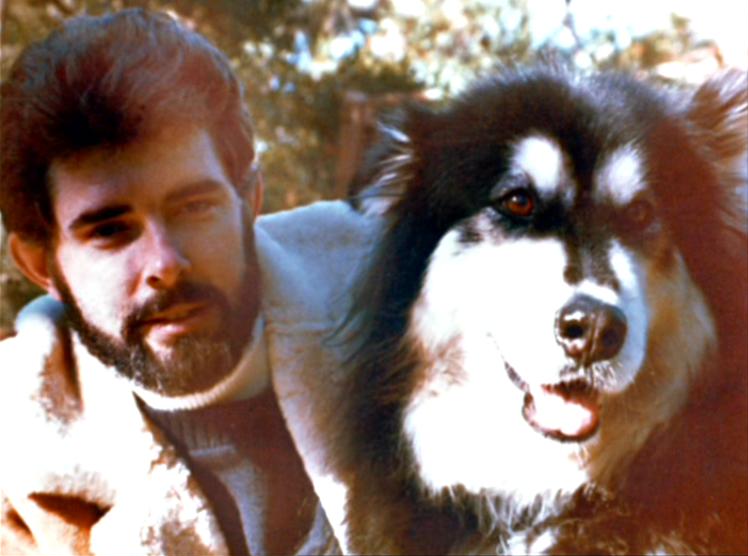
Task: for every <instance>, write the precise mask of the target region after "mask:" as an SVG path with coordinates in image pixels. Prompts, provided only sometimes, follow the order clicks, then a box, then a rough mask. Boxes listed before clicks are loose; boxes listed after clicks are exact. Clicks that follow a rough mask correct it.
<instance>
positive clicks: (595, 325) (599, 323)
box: [556, 295, 627, 365]
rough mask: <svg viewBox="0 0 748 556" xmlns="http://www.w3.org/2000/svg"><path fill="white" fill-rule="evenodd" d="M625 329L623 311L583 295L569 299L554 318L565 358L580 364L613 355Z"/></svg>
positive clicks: (557, 336) (619, 345) (618, 348)
mask: <svg viewBox="0 0 748 556" xmlns="http://www.w3.org/2000/svg"><path fill="white" fill-rule="evenodd" d="M626 330H627V325H626V316H625V315H624V314H623V311H621V310H620V309H618V308H617V307H613V306H612V305H608V304H607V303H603V302H602V301H597V300H595V299H593V298H591V297H588V296H586V295H582V296H578V297H575V298H574V299H572V300H571V302H569V303H568V304H567V305H566V306H565V307H564V308H563V309H561V311H560V312H559V314H558V318H557V319H556V340H557V341H558V343H559V344H561V346H562V347H563V348H564V351H565V352H566V354H567V355H568V356H569V357H572V358H574V359H576V360H577V361H579V362H580V363H582V364H584V365H587V364H589V363H594V362H595V361H603V360H605V359H611V358H612V357H615V355H616V354H617V353H618V352H619V351H621V348H622V347H623V342H624V340H625V339H626Z"/></svg>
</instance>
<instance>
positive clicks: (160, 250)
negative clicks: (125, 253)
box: [144, 225, 190, 290]
mask: <svg viewBox="0 0 748 556" xmlns="http://www.w3.org/2000/svg"><path fill="white" fill-rule="evenodd" d="M145 256H146V262H145V268H144V278H145V283H146V284H148V286H150V287H151V288H153V289H155V290H158V289H168V288H171V287H172V286H174V285H175V284H176V283H177V282H178V281H179V280H180V278H181V276H182V274H183V273H184V272H185V271H187V269H188V268H189V267H190V261H189V259H188V258H187V257H186V256H185V255H184V253H183V252H182V250H181V249H180V246H179V244H178V242H177V241H175V238H174V237H172V235H171V234H169V231H168V230H167V229H166V228H165V227H164V226H161V225H151V226H150V227H149V230H148V245H147V252H146V254H145Z"/></svg>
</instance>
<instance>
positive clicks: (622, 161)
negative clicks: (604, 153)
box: [597, 145, 646, 205]
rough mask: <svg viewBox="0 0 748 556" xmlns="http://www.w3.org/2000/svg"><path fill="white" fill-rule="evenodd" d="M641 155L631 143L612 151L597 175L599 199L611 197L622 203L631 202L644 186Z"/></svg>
mask: <svg viewBox="0 0 748 556" xmlns="http://www.w3.org/2000/svg"><path fill="white" fill-rule="evenodd" d="M642 166H643V165H642V159H641V155H640V154H639V153H638V152H637V150H636V149H635V148H634V147H633V146H632V145H626V146H625V147H622V148H620V149H618V150H617V151H614V152H613V154H611V155H610V156H609V157H608V158H607V159H605V161H604V162H603V164H602V166H601V167H600V170H599V172H598V175H597V191H598V192H599V194H600V195H601V196H602V197H603V199H601V200H606V199H612V200H613V201H614V202H616V203H618V204H621V205H624V204H627V203H629V202H631V201H632V200H633V199H634V198H635V197H636V195H637V194H638V193H639V192H641V191H642V190H643V189H644V187H645V185H646V184H645V181H644V171H643V167H642Z"/></svg>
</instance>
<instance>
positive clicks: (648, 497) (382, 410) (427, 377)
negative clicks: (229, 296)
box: [333, 69, 748, 554]
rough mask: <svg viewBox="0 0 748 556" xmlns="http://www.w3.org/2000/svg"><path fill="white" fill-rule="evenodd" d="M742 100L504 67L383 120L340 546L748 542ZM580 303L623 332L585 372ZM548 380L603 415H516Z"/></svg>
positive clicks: (725, 82)
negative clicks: (572, 338) (577, 324)
mask: <svg viewBox="0 0 748 556" xmlns="http://www.w3.org/2000/svg"><path fill="white" fill-rule="evenodd" d="M746 87H747V85H746V77H745V75H742V74H739V73H727V74H724V75H721V76H718V77H716V78H714V79H713V80H711V81H709V82H707V83H705V84H704V85H703V86H701V87H700V88H698V89H697V90H695V91H681V90H677V91H671V90H661V89H659V88H655V87H650V86H648V85H645V84H643V83H641V82H639V81H637V80H635V79H633V78H630V77H626V76H622V75H618V74H610V75H598V76H592V77H586V78H580V77H578V76H573V75H569V74H568V73H567V72H565V71H561V70H556V69H539V70H532V71H512V72H507V73H506V74H504V75H502V76H500V77H497V78H494V79H490V80H487V81H483V82H481V83H479V84H478V85H477V86H476V87H474V88H473V89H471V90H469V91H468V92H466V93H465V94H464V95H462V96H461V97H460V98H458V99H457V100H455V101H454V102H453V103H452V104H451V105H450V106H448V107H446V108H443V109H440V110H432V109H429V108H424V107H419V106H411V107H408V108H406V109H405V110H404V111H403V113H402V114H401V115H400V116H399V118H396V119H395V121H394V122H391V124H390V125H388V126H384V127H383V133H382V142H381V144H379V145H378V146H377V147H376V148H375V149H374V150H373V151H372V153H371V154H370V157H369V160H368V162H367V164H366V166H365V168H364V170H363V171H362V172H361V177H360V180H361V181H362V182H365V183H368V184H369V186H368V187H367V188H366V189H364V190H363V192H362V193H361V195H360V198H361V199H362V201H361V203H362V208H363V209H364V210H373V211H379V212H381V213H383V215H384V218H385V219H386V220H387V222H388V225H387V229H386V231H385V232H384V235H383V237H382V238H381V240H380V241H379V242H378V246H377V248H376V251H375V254H374V255H373V257H372V258H371V261H370V267H369V269H368V270H367V272H368V274H367V276H366V278H365V279H364V281H363V285H362V287H361V290H360V294H359V300H358V304H357V306H356V309H355V311H354V313H353V314H352V315H351V319H350V328H349V331H348V333H349V334H350V336H349V338H350V341H351V357H350V368H349V369H348V371H349V376H350V384H348V388H347V390H346V396H345V399H344V400H341V403H340V407H342V409H343V411H342V413H339V414H337V416H336V423H337V425H333V426H338V427H339V430H338V432H337V434H338V435H339V436H338V438H339V443H338V445H337V446H336V448H335V451H336V453H337V454H338V457H337V461H336V462H335V469H336V471H337V473H338V474H339V475H340V476H341V477H342V478H343V480H344V482H345V483H346V485H347V487H348V491H349V494H348V504H347V523H348V532H349V538H348V544H349V548H350V549H352V550H353V551H355V552H359V553H390V554H395V553H409V554H414V553H434V554H446V553H474V552H478V553H491V554H497V553H498V554H501V553H511V554H518V553H541V552H546V553H571V554H598V553H616V554H624V553H627V554H640V553H656V554H659V553H679V554H680V553H689V552H695V553H737V552H743V553H745V552H748V530H747V529H748V525H747V524H748V508H747V506H748V485H747V483H748V411H747V410H746V405H747V399H748V387H747V381H748V363H747V361H748V356H747V353H746V352H747V349H748V348H747V344H748V341H747V338H746V330H748V322H747V321H748V299H747V298H748V276H747V275H748V241H747V236H746V207H745V198H746V166H747V165H748V162H747V161H746V141H747V137H746V134H748V115H747V112H746V110H747V108H746V105H747V102H748V91H747V90H746ZM517 176H520V178H517ZM517 179H519V181H517ZM517 183H519V184H520V186H519V187H520V190H519V191H520V197H516V196H514V197H512V191H513V189H512V188H513V187H515V185H516V184H517ZM513 184H515V185H513ZM506 191H509V192H508V193H506ZM528 196H529V197H530V201H531V202H532V203H533V206H532V207H531V211H530V214H529V215H527V214H524V213H523V212H522V211H523V207H524V208H527V206H526V204H523V203H526V202H527V197H528ZM507 199H508V200H507ZM508 203H509V204H508ZM511 203H514V204H511ZM507 207H509V208H508V209H507ZM512 211H514V212H512ZM580 295H583V296H585V297H586V298H593V299H595V300H597V301H596V303H597V302H600V303H604V304H605V305H606V306H613V307H615V309H614V310H613V309H612V311H613V312H614V313H615V314H616V315H621V317H620V318H621V319H623V321H624V322H625V323H626V325H627V331H626V332H625V340H621V341H622V345H621V346H619V347H620V351H617V349H618V348H616V349H614V350H613V351H614V352H615V353H614V354H613V355H610V354H608V355H605V357H602V359H604V360H602V361H592V362H590V361H586V360H581V362H580V361H571V359H570V356H569V355H568V353H567V354H566V355H565V354H564V350H563V349H562V348H561V347H560V346H559V340H558V332H556V333H555V336H554V331H553V330H552V329H553V328H554V326H555V327H556V328H557V327H558V322H559V318H560V317H559V311H561V309H562V307H563V306H564V304H565V303H568V302H569V300H573V299H576V298H578V296H580ZM565 375H570V376H571V377H572V378H571V379H569V380H571V382H573V383H575V384H576V382H575V381H576V380H577V379H579V381H581V383H583V388H585V389H586V388H592V389H594V391H595V396H597V397H596V398H594V399H595V400H596V402H595V403H596V404H598V405H595V407H596V412H594V413H593V414H592V415H594V417H595V418H599V424H596V425H594V426H593V425H590V426H589V427H587V426H586V425H585V427H587V428H582V429H580V430H579V431H577V430H576V429H573V431H572V433H569V434H566V433H563V434H562V433H558V432H557V431H556V432H554V431H552V430H549V429H547V427H546V428H544V426H543V425H542V423H541V425H539V424H538V423H537V420H535V421H533V418H532V415H533V413H532V405H530V406H528V403H530V402H528V400H530V401H532V400H533V399H534V398H533V397H532V396H531V395H535V394H537V393H539V392H542V391H543V389H544V388H546V386H543V385H548V384H554V383H557V382H558V383H561V382H563V380H566V379H564V376H565ZM579 377H581V378H579ZM553 388H555V387H553ZM560 388H561V389H563V388H566V387H565V386H563V387H560ZM570 389H573V387H570ZM546 391H547V389H546ZM565 395H566V394H564V396H565ZM571 395H574V394H573V393H572V394H571ZM528 407H530V409H528ZM577 407H581V406H577ZM584 411H586V409H585V410H584ZM523 415H524V418H523ZM528 415H529V416H530V417H528ZM585 423H587V421H585ZM341 424H342V426H341ZM588 429H589V430H588Z"/></svg>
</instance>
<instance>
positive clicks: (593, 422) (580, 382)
mask: <svg viewBox="0 0 748 556" xmlns="http://www.w3.org/2000/svg"><path fill="white" fill-rule="evenodd" d="M504 365H505V367H506V371H507V374H508V375H509V378H510V379H511V381H512V382H513V383H514V384H515V386H517V387H518V388H519V389H520V390H522V391H523V392H525V398H524V406H523V407H522V416H523V417H524V418H525V421H527V423H528V424H529V425H530V426H531V427H532V428H533V429H535V430H536V431H538V432H540V433H541V434H543V435H545V436H547V437H549V438H553V439H554V440H560V441H564V442H582V441H584V440H587V439H588V438H590V437H592V436H593V435H594V434H595V433H596V432H597V429H598V427H599V425H600V400H599V398H600V395H599V392H598V391H597V389H596V388H595V387H594V386H593V384H592V383H591V382H590V381H589V380H588V379H586V378H575V379H573V380H565V381H559V382H557V383H555V384H543V385H540V386H539V387H530V386H529V385H528V384H527V383H526V382H525V381H523V380H522V379H521V378H520V376H519V375H518V374H517V372H516V371H515V370H514V369H513V368H512V367H511V366H510V365H509V364H507V363H505V364H504Z"/></svg>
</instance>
